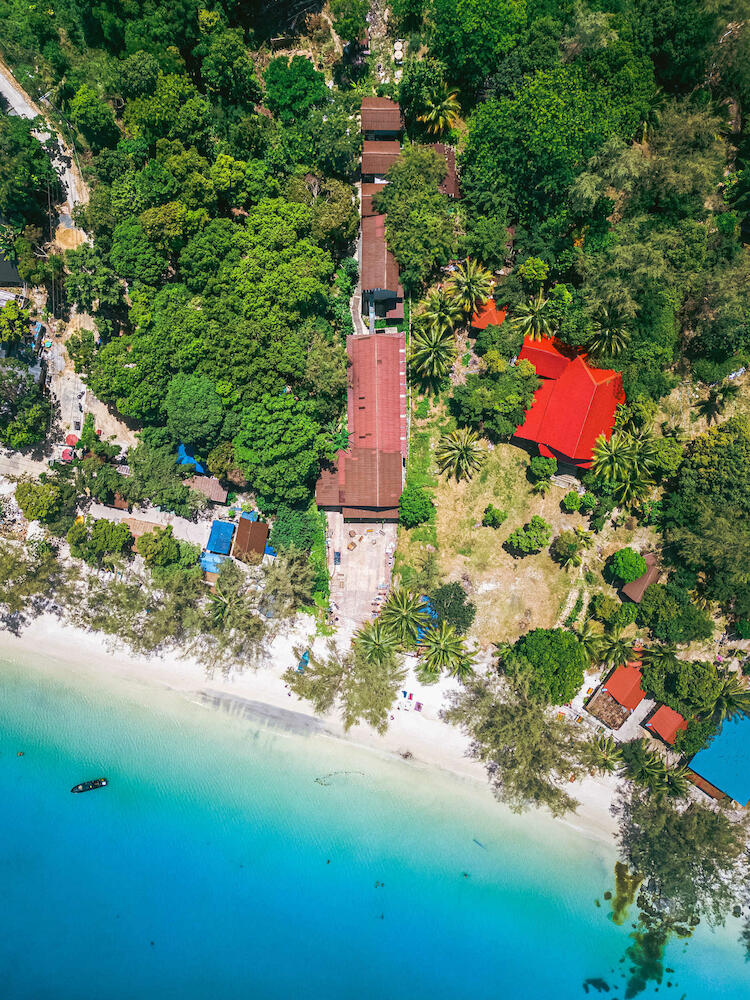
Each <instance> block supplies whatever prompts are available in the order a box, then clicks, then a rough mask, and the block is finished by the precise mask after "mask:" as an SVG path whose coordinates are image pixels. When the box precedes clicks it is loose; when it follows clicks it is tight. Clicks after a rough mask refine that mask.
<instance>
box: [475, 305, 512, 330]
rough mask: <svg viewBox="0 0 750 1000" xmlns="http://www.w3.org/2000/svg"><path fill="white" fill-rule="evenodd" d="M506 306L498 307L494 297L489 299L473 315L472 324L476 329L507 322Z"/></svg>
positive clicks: (484, 328)
mask: <svg viewBox="0 0 750 1000" xmlns="http://www.w3.org/2000/svg"><path fill="white" fill-rule="evenodd" d="M506 312H507V310H506V309H505V307H504V306H503V307H501V308H500V309H498V308H497V303H496V302H495V300H494V299H487V301H486V302H485V303H484V305H483V306H482V308H481V309H479V310H478V311H477V312H475V313H474V315H473V316H472V317H471V325H472V326H473V327H474V329H475V330H486V329H487V327H488V326H500V324H501V323H504V322H505V314H506Z"/></svg>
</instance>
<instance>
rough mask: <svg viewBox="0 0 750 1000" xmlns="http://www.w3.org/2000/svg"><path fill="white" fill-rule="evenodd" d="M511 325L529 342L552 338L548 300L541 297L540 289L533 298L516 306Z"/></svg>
mask: <svg viewBox="0 0 750 1000" xmlns="http://www.w3.org/2000/svg"><path fill="white" fill-rule="evenodd" d="M511 323H512V324H513V326H514V327H515V328H516V329H517V330H518V331H519V333H522V334H523V335H524V337H528V338H529V340H541V339H542V337H551V336H552V320H551V318H550V315H549V299H545V298H544V297H543V295H542V290H541V288H540V289H539V291H538V292H537V294H536V295H535V296H534V298H532V299H529V301H528V302H522V303H521V304H520V305H518V306H516V308H515V310H514V315H513V319H512V320H511Z"/></svg>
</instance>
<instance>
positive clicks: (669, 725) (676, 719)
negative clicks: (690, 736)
mask: <svg viewBox="0 0 750 1000" xmlns="http://www.w3.org/2000/svg"><path fill="white" fill-rule="evenodd" d="M687 727H688V724H687V719H684V718H683V717H682V716H681V715H680V713H679V712H675V710H674V709H673V708H670V707H669V705H660V706H659V708H657V710H656V711H655V712H654V714H653V715H652V716H651V718H650V719H649V720H648V722H647V723H646V728H647V729H652V730H653V731H654V732H655V733H658V735H659V736H661V738H662V739H663V740H664V742H665V743H669V744H670V745H671V744H673V743H674V741H675V737H676V736H677V734H678V733H679V732H681V731H682V730H684V729H687Z"/></svg>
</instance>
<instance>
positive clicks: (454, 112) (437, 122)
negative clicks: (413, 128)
mask: <svg viewBox="0 0 750 1000" xmlns="http://www.w3.org/2000/svg"><path fill="white" fill-rule="evenodd" d="M424 106H425V109H424V112H423V113H422V114H421V115H418V117H417V121H420V122H423V123H424V124H425V125H426V126H427V131H428V132H429V133H430V135H434V136H441V135H443V134H444V133H445V132H449V131H450V130H451V129H452V128H453V127H454V126H455V124H456V122H457V121H458V119H459V117H460V115H461V105H460V104H459V101H458V91H457V90H449V89H448V85H447V84H446V83H441V84H440V85H439V86H436V87H434V88H433V89H432V90H431V91H430V92H429V94H428V95H427V97H426V99H425V102H424Z"/></svg>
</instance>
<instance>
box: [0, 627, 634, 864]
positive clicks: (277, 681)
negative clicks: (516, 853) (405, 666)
mask: <svg viewBox="0 0 750 1000" xmlns="http://www.w3.org/2000/svg"><path fill="white" fill-rule="evenodd" d="M307 631H308V626H307V625H306V626H305V629H304V630H302V628H296V629H294V630H292V632H291V633H290V634H289V635H287V636H279V637H277V638H276V639H275V640H274V641H273V642H272V643H271V646H270V650H269V656H268V657H267V658H266V659H265V660H263V661H261V662H260V663H259V665H258V666H257V667H256V668H251V669H248V670H246V671H243V672H241V673H230V674H224V673H223V672H221V671H214V672H207V671H206V670H205V668H204V667H203V666H202V665H201V664H199V663H198V662H197V661H196V660H194V659H192V658H190V657H186V658H184V659H183V658H181V657H180V656H179V655H178V654H177V653H176V652H170V653H168V654H166V655H164V656H158V657H157V656H151V657H141V656H136V655H134V654H133V653H131V652H129V651H128V650H125V649H122V648H117V646H116V645H115V644H114V643H113V641H112V640H111V639H109V637H107V636H105V635H103V634H102V633H96V632H93V631H92V632H89V631H85V630H83V629H79V628H76V627H73V626H71V625H67V624H65V623H63V622H61V621H59V620H58V619H56V618H55V617H53V616H51V615H44V616H41V617H40V618H38V619H36V620H34V621H33V622H31V623H30V624H29V625H28V626H26V628H25V629H24V630H23V632H22V633H21V634H20V635H19V636H15V635H12V634H11V633H9V632H0V657H8V658H17V657H18V658H23V659H33V657H34V655H35V654H36V655H40V656H43V657H45V658H46V659H49V660H51V661H54V664H52V666H53V667H54V669H53V673H55V674H59V676H60V678H61V679H65V676H66V675H65V673H64V672H60V670H59V667H60V666H65V667H67V668H73V669H72V670H71V671H70V672H71V673H72V674H74V675H77V676H79V677H81V678H84V679H87V680H90V681H95V680H96V679H108V680H110V681H118V682H125V683H126V684H127V686H128V687H129V689H130V692H131V694H132V695H133V696H134V697H135V698H136V700H137V701H138V702H139V703H140V704H141V705H142V706H143V707H145V708H148V707H149V698H148V692H149V690H151V691H153V690H154V689H157V690H162V691H168V692H173V693H175V694H177V695H179V696H180V697H182V698H183V699H185V700H187V701H189V702H191V703H192V704H197V705H199V706H201V707H203V708H206V709H209V710H213V711H216V712H222V711H224V712H228V713H230V714H232V715H234V716H242V717H244V719H246V720H247V721H248V722H252V723H253V724H256V725H261V726H270V727H273V728H277V729H281V730H285V731H287V732H292V733H297V734H301V735H305V736H318V737H324V738H327V739H332V740H336V741H337V742H339V741H340V742H341V743H343V744H350V745H353V746H356V747H359V748H363V749H366V750H369V751H375V752H376V753H378V754H385V755H387V756H390V757H399V758H400V759H402V760H403V759H406V760H408V762H409V764H410V765H413V766H415V767H417V768H428V769H430V770H434V771H437V772H440V771H443V772H447V773H449V774H451V775H452V776H453V777H456V778H459V779H461V780H463V781H468V782H470V783H472V784H473V785H475V786H477V788H479V786H482V787H483V789H484V794H486V795H487V796H488V797H489V798H492V792H491V790H490V789H489V787H488V784H487V775H486V772H485V769H484V767H483V766H482V765H481V764H480V763H479V762H477V761H475V760H473V759H472V758H470V757H468V756H467V752H468V748H469V740H468V738H467V737H466V736H465V735H464V734H463V733H462V732H461V731H460V730H459V729H457V728H456V727H454V726H449V725H448V724H447V723H445V722H443V721H442V720H441V719H440V718H439V717H438V713H439V711H440V708H441V706H442V704H443V702H444V700H445V695H446V694H447V692H448V691H450V690H455V688H456V686H457V685H456V682H455V681H452V680H450V679H449V678H443V679H441V681H440V682H439V683H438V684H436V685H431V686H429V687H425V686H423V685H420V683H419V682H418V681H417V680H416V679H415V678H414V677H413V676H412V675H410V676H409V677H408V678H407V680H406V681H405V682H404V684H405V686H406V688H407V689H408V691H409V692H410V693H413V694H414V698H413V699H412V702H411V704H414V703H415V702H416V701H421V702H422V703H423V705H424V708H423V710H422V712H420V713H417V712H415V711H413V710H409V711H407V710H403V711H402V710H401V709H400V707H399V708H398V709H397V708H396V706H394V710H393V712H392V721H391V722H390V725H389V728H388V731H387V732H386V733H385V735H383V736H380V735H379V734H378V733H376V732H375V731H374V730H372V729H370V728H369V727H368V726H356V727H354V728H352V729H351V730H349V732H348V733H347V732H346V731H345V730H344V727H343V725H342V723H341V720H340V719H339V718H338V716H337V714H336V713H329V714H328V715H325V716H319V715H315V714H314V713H313V712H312V710H311V709H310V708H309V707H308V706H307V704H306V703H305V702H304V701H301V700H299V699H297V698H296V696H294V695H293V694H291V693H290V692H289V691H288V690H287V689H286V687H285V685H284V682H283V680H282V678H281V674H282V672H283V670H285V669H286V668H287V666H289V665H290V664H291V663H292V662H293V660H294V653H293V647H294V646H295V645H299V644H304V643H305V641H306V637H307ZM399 702H400V703H401V704H405V702H404V701H402V699H399ZM407 755H409V756H407ZM615 789H616V781H615V780H614V779H612V778H611V777H603V778H598V777H597V778H594V777H587V778H585V779H584V780H583V781H581V782H578V783H577V784H576V785H575V786H572V787H571V789H570V791H571V793H572V794H573V795H574V797H575V798H577V799H578V800H579V803H580V804H579V807H578V810H577V812H575V813H572V814H569V815H568V816H566V817H564V818H562V819H561V820H559V822H562V823H564V824H565V825H566V826H567V827H569V828H572V829H574V830H576V831H577V832H578V833H580V834H581V835H582V836H584V837H587V838H589V839H593V840H595V841H597V842H600V843H604V844H606V845H607V846H608V847H610V848H612V847H614V836H615V833H616V831H617V824H616V822H615V820H614V818H613V817H612V815H611V814H610V803H611V800H612V797H613V794H614V792H615ZM544 816H545V819H547V818H550V817H549V814H548V813H546V812H545V814H544Z"/></svg>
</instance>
